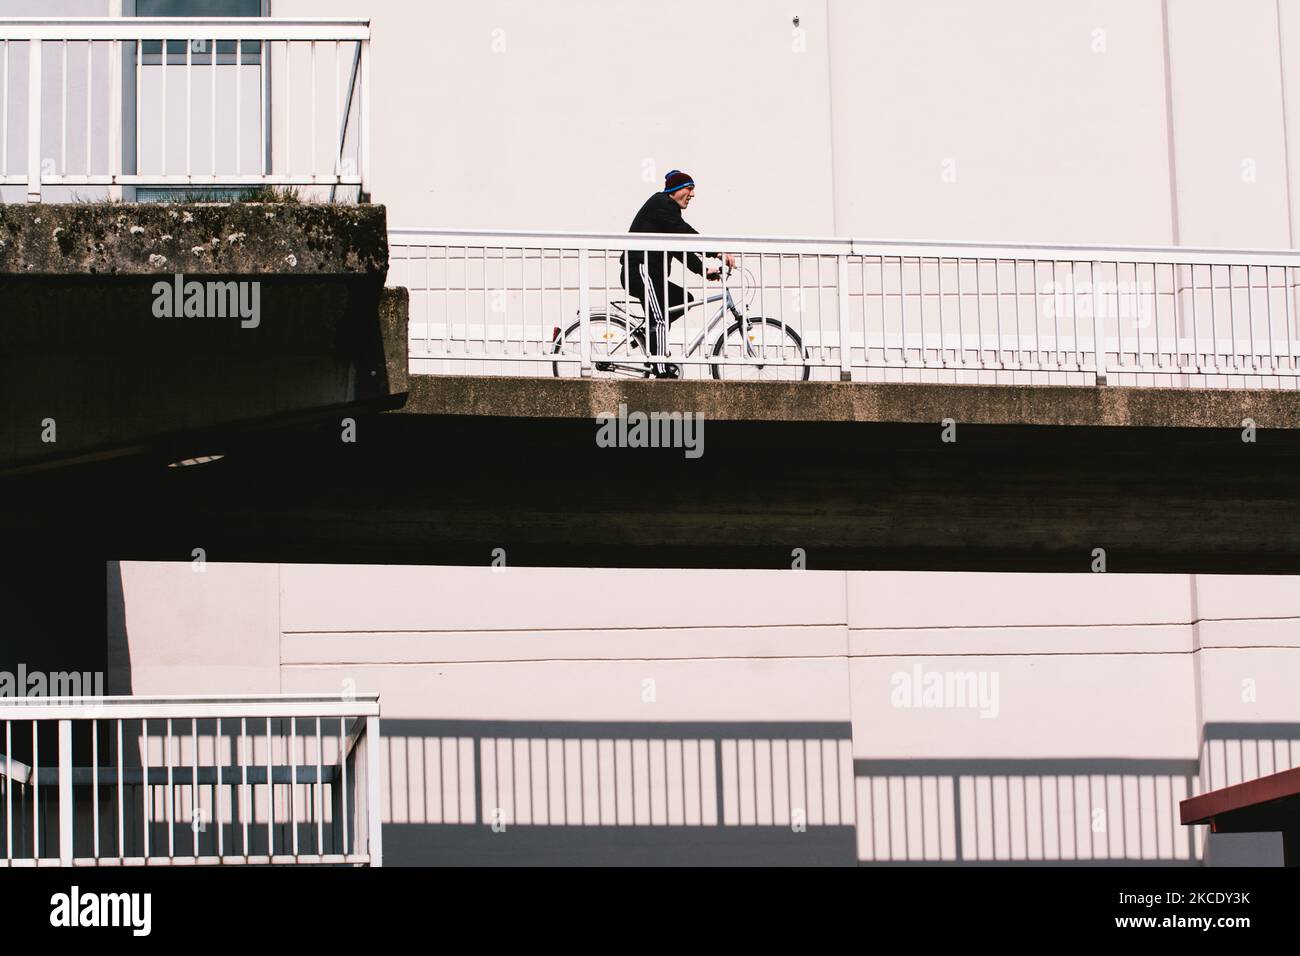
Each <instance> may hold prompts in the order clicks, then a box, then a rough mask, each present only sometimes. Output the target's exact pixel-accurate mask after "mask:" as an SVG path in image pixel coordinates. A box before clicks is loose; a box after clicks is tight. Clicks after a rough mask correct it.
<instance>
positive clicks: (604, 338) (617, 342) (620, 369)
mask: <svg viewBox="0 0 1300 956" xmlns="http://www.w3.org/2000/svg"><path fill="white" fill-rule="evenodd" d="M587 326H588V328H589V330H590V334H591V364H592V371H591V374H592V376H593V377H594V378H645V377H646V376H647V375H648V374H649V371H648V369H647V368H646V352H645V340H644V339H643V338H642V335H641V330H640V329H639V328H637V329H633V328H631V327H630V326H629V325H628V323H627V322H626V321H625V320H624V319H620V318H619V317H618V316H614V315H606V314H604V313H593V314H592V315H591V316H590V317H589V318H588V319H587ZM551 352H552V353H553V354H555V355H564V356H567V359H566V360H565V361H555V362H552V363H551V367H552V369H553V371H554V372H555V377H556V378H578V377H579V376H580V375H581V374H582V369H581V366H580V363H579V359H580V358H581V356H582V323H581V322H580V321H579V322H574V323H573V324H572V325H570V326H569V327H568V328H567V329H565V330H564V333H563V334H562V335H561V334H560V330H559V329H558V328H557V329H556V335H555V338H554V341H553V344H552V346H551Z"/></svg>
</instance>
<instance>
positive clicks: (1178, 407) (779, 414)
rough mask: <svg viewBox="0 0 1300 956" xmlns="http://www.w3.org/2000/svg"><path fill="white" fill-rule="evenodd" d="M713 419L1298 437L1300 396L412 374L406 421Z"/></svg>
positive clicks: (1225, 391)
mask: <svg viewBox="0 0 1300 956" xmlns="http://www.w3.org/2000/svg"><path fill="white" fill-rule="evenodd" d="M620 404H626V405H627V407H628V409H629V410H640V411H644V412H656V411H662V412H698V413H701V414H703V415H704V416H705V418H708V419H713V420H717V421H754V422H896V423H932V424H937V423H938V422H941V421H942V420H943V419H945V418H951V419H953V420H954V421H957V422H962V423H965V424H975V425H1077V426H1116V427H1119V426H1129V427H1145V428H1241V427H1242V422H1243V420H1244V419H1247V418H1249V419H1251V420H1252V421H1253V422H1254V423H1255V425H1256V426H1257V427H1259V428H1300V392H1293V391H1274V390H1263V389H1184V388H1129V387H1126V386H1111V387H1088V386H1046V385H937V384H928V383H927V384H921V383H893V382H891V383H858V382H715V381H702V382H667V381H648V380H626V381H610V380H589V379H588V380H584V379H556V378H508V377H497V376H479V375H412V376H410V393H409V397H408V399H407V402H406V405H405V406H404V407H403V408H402V409H400V410H399V414H408V415H409V414H415V415H467V416H475V415H481V416H497V417H517V418H595V417H596V416H597V415H600V414H603V413H607V412H608V413H617V410H618V406H619V405H620Z"/></svg>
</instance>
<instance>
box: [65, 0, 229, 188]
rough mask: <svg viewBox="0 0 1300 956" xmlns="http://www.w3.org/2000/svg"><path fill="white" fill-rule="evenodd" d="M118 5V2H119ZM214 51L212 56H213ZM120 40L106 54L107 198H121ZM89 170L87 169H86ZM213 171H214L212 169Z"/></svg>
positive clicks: (122, 86)
mask: <svg viewBox="0 0 1300 956" xmlns="http://www.w3.org/2000/svg"><path fill="white" fill-rule="evenodd" d="M119 6H120V4H119ZM215 55H216V54H215V52H214V53H213V56H215ZM124 89H125V86H124V84H123V81H122V41H121V40H113V41H112V42H111V43H110V44H109V54H108V171H109V174H110V175H111V176H112V177H113V181H112V182H111V183H110V184H109V187H108V198H109V199H113V200H118V199H121V198H122V183H121V178H122V93H123V90H124ZM87 171H89V170H87ZM213 172H216V170H215V169H214V170H213Z"/></svg>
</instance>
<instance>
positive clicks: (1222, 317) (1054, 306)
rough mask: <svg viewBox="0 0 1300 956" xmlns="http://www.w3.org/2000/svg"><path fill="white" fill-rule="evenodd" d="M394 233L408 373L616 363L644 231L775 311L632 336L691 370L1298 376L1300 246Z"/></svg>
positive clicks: (1092, 380)
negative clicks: (743, 341)
mask: <svg viewBox="0 0 1300 956" xmlns="http://www.w3.org/2000/svg"><path fill="white" fill-rule="evenodd" d="M389 247H390V262H389V273H388V281H389V283H390V284H392V285H400V286H405V287H407V288H408V289H409V290H410V293H411V313H410V345H411V353H410V354H411V369H412V371H413V372H417V373H439V372H447V373H479V374H513V375H520V374H523V375H529V374H534V375H537V374H540V375H552V374H557V375H593V374H594V375H596V376H598V377H599V376H601V375H605V374H611V372H610V367H611V363H608V362H602V358H608V357H609V356H608V355H607V354H606V353H605V352H604V351H602V350H603V349H604V347H605V346H604V340H605V338H607V337H608V335H609V333H608V328H610V327H614V328H617V321H614V322H613V323H611V322H610V321H609V317H611V316H612V317H614V319H615V320H619V319H621V320H624V321H626V322H627V323H628V324H630V325H631V326H632V327H634V328H635V327H637V326H638V325H639V324H640V323H641V322H642V310H641V307H640V303H639V302H637V300H635V299H632V298H630V296H629V295H628V293H627V292H626V291H625V289H624V287H623V285H622V279H621V277H620V265H621V257H622V256H623V255H624V254H625V253H626V252H628V251H629V250H650V251H667V252H670V253H677V254H678V255H679V256H680V255H682V254H687V253H696V254H700V255H708V254H710V253H730V254H732V255H733V256H734V258H735V262H736V269H735V270H734V271H733V272H732V273H731V274H730V276H729V277H727V276H725V275H724V278H722V279H721V280H720V281H716V282H709V281H706V279H705V278H704V277H703V276H701V275H699V274H695V273H688V272H686V270H684V269H683V267H682V265H681V264H680V263H678V264H677V265H675V266H674V267H673V269H674V271H673V273H672V279H673V281H677V282H680V283H682V284H684V285H685V286H686V287H687V289H688V290H689V291H690V292H691V293H692V294H693V295H695V296H696V297H697V298H700V297H703V296H705V295H717V294H718V293H720V292H722V291H724V289H725V291H726V292H729V293H730V294H731V295H732V297H733V299H734V301H735V302H736V304H737V308H738V310H739V311H741V312H743V313H744V314H746V315H748V316H750V317H753V316H764V317H767V318H768V319H769V320H771V321H770V322H768V323H764V324H763V325H761V326H757V327H756V328H755V330H754V331H753V332H752V333H751V341H752V342H753V344H754V350H755V351H754V353H751V354H740V353H737V352H735V351H733V350H731V348H730V345H729V343H724V345H726V347H724V348H723V349H722V350H721V352H720V353H719V352H717V351H716V348H715V346H716V345H717V343H718V339H719V337H720V336H721V335H722V334H723V332H724V331H725V330H726V327H727V326H728V325H729V324H731V320H730V319H729V318H728V319H727V320H726V321H724V322H723V323H722V324H721V325H719V326H715V327H713V328H710V327H709V325H708V320H709V319H711V318H712V317H713V315H714V314H715V313H716V312H717V310H718V309H719V307H720V303H711V304H709V305H708V306H707V307H699V308H695V309H692V310H689V311H687V312H686V314H685V315H684V316H682V317H681V318H679V319H677V320H676V321H675V322H674V324H673V327H672V330H671V331H670V334H669V338H668V347H667V352H666V354H665V353H664V350H663V349H661V350H660V352H661V354H660V355H657V356H654V355H644V354H642V353H641V352H638V353H637V356H636V357H637V358H638V359H643V360H649V359H655V358H662V359H665V360H667V361H670V362H673V363H677V364H679V365H682V366H683V367H684V369H685V370H686V374H687V377H692V376H694V377H700V376H707V375H709V374H710V373H711V372H712V374H715V375H718V376H719V377H723V378H727V377H740V378H765V377H775V378H799V377H802V376H801V374H800V373H801V371H802V367H803V366H805V365H806V366H808V367H810V369H811V377H812V378H823V379H843V380H849V379H857V380H894V381H940V382H999V383H1001V382H1006V383H1013V382H1014V383H1061V384H1111V385H1116V384H1120V385H1125V384H1140V385H1191V386H1211V387H1263V388H1288V389H1293V388H1296V387H1297V384H1298V383H1300V299H1298V296H1297V288H1298V285H1300V252H1292V251H1275V250H1242V251H1238V250H1217V249H1183V248H1147V247H1125V246H1113V247H1101V246H1074V247H1071V246H1053V245H1011V244H993V245H988V244H974V243H960V242H952V243H938V242H895V241H878V240H858V239H792V238H769V237H761V238H760V237H735V236H712V237H698V238H697V237H689V238H687V237H682V236H666V235H644V234H639V235H636V236H631V235H627V234H595V233H591V234H578V233H546V232H480V231H465V230H417V229H394V230H391V231H390V233H389ZM718 264H719V260H717V259H711V260H710V259H706V260H705V265H706V268H707V267H709V266H716V265H718ZM661 301H662V296H661ZM593 322H595V323H596V326H595V330H594V331H593ZM570 329H572V331H573V334H574V336H575V338H574V339H573V342H574V343H575V344H574V347H571V348H570V347H565V348H561V349H560V354H557V345H556V342H557V338H558V339H563V338H564V337H565V336H566V335H567V334H568V330H570ZM787 329H788V330H790V331H792V332H793V333H794V334H795V336H797V341H798V345H797V347H796V346H791V343H792V342H794V341H795V339H794V338H793V337H788V336H786V335H785V334H784V333H785V330H787ZM1099 330H1100V332H1101V334H1100V335H1099V334H1098V331H1099ZM702 334H703V337H702V339H701V335H702ZM697 342H698V345H696V343H697ZM693 345H695V347H694V348H692V346H693ZM623 371H624V372H626V371H627V369H626V368H624V369H623Z"/></svg>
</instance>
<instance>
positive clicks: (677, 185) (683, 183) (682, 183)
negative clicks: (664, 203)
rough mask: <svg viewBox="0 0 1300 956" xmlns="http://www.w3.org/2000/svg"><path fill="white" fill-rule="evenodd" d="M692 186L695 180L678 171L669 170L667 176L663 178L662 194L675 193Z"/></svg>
mask: <svg viewBox="0 0 1300 956" xmlns="http://www.w3.org/2000/svg"><path fill="white" fill-rule="evenodd" d="M694 185H695V180H693V179H691V177H690V176H689V175H687V174H686V173H684V172H682V171H681V170H680V169H670V170H668V175H666V176H665V177H664V192H666V193H675V192H677V190H679V189H685V188H686V187H687V186H694Z"/></svg>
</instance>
